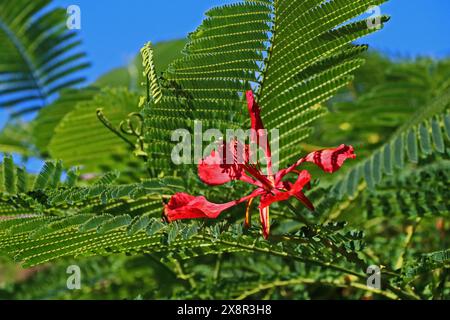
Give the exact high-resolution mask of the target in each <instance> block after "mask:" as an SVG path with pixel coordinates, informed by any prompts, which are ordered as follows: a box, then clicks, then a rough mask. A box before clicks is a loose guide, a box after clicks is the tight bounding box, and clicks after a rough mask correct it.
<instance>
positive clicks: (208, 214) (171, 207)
mask: <svg viewBox="0 0 450 320" xmlns="http://www.w3.org/2000/svg"><path fill="white" fill-rule="evenodd" d="M264 192H265V191H264V190H263V189H260V188H258V189H256V190H255V191H253V192H252V193H251V194H250V195H248V196H246V197H243V198H241V199H239V200H235V201H230V202H227V203H223V204H218V203H213V202H209V201H208V200H207V199H206V198H205V197H203V196H199V197H195V196H192V195H190V194H187V193H176V194H175V195H173V196H172V197H171V198H170V200H169V203H168V204H166V205H165V206H164V215H165V216H166V218H167V220H168V221H169V222H172V221H175V220H182V219H199V218H208V219H215V218H217V217H218V216H219V215H220V214H221V213H222V211H225V210H227V209H229V208H231V207H233V206H236V205H238V204H239V203H242V202H245V201H247V200H249V199H252V198H255V197H257V196H259V195H261V194H263V193H264Z"/></svg>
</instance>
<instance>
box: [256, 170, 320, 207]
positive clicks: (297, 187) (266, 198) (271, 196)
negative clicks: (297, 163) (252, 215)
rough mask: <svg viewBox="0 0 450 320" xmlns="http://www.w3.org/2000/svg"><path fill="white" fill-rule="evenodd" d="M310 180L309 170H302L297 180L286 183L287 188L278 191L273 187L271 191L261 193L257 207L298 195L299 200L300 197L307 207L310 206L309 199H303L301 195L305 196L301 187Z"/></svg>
mask: <svg viewBox="0 0 450 320" xmlns="http://www.w3.org/2000/svg"><path fill="white" fill-rule="evenodd" d="M310 180H311V175H310V174H309V172H308V171H306V170H303V171H302V172H300V174H299V175H298V178H297V181H296V182H295V183H294V184H291V183H288V184H286V186H287V187H288V188H289V190H287V191H280V190H277V189H274V190H272V191H271V193H268V194H266V195H263V196H262V197H261V202H260V205H259V207H260V208H265V207H268V206H270V205H271V204H272V203H275V202H279V201H285V200H288V199H289V198H290V197H296V198H297V196H299V197H300V198H301V199H302V200H300V199H299V200H300V201H301V202H302V203H304V204H305V205H306V206H307V207H308V208H309V207H310V206H312V204H311V203H310V202H309V200H308V201H306V200H305V201H304V199H303V197H304V198H306V196H304V195H303V193H302V189H303V187H304V186H306V185H307V184H308V183H309V181H310ZM302 195H303V196H302ZM308 202H309V203H308Z"/></svg>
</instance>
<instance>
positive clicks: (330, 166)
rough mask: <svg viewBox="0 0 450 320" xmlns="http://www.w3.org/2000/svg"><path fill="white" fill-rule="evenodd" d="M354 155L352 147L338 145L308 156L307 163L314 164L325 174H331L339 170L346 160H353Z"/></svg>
mask: <svg viewBox="0 0 450 320" xmlns="http://www.w3.org/2000/svg"><path fill="white" fill-rule="evenodd" d="M355 158H356V155H355V153H354V149H353V147H352V146H346V145H345V144H342V145H340V146H339V147H337V148H334V149H325V150H320V151H315V152H312V153H310V154H308V155H307V156H306V157H305V159H306V161H307V162H312V163H315V164H316V165H317V166H319V167H320V168H322V169H323V171H325V172H329V173H333V172H335V171H337V170H339V169H340V168H341V167H342V165H343V164H344V161H345V160H346V159H355Z"/></svg>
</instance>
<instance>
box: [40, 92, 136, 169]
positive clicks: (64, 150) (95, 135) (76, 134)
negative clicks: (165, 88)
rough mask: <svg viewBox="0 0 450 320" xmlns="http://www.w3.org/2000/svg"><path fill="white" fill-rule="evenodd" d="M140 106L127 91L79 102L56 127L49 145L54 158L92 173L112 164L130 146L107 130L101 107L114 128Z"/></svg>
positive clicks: (125, 152) (108, 93) (105, 94)
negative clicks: (100, 115)
mask: <svg viewBox="0 0 450 320" xmlns="http://www.w3.org/2000/svg"><path fill="white" fill-rule="evenodd" d="M137 103H138V97H137V96H136V95H134V94H132V93H130V92H128V91H126V90H124V89H105V90H103V91H102V92H100V93H98V94H96V95H95V96H94V97H93V98H92V100H87V101H85V102H79V103H78V104H77V105H76V106H75V107H74V109H73V110H72V111H70V112H68V113H67V114H66V115H65V116H64V117H63V119H62V120H61V121H60V122H59V123H58V125H57V126H56V128H55V134H54V135H53V137H52V139H51V141H50V142H49V145H48V150H49V153H50V155H51V157H52V158H58V159H62V160H63V161H64V163H65V164H66V165H69V166H79V165H83V170H85V171H88V170H94V169H95V168H97V167H98V166H99V165H108V162H109V163H111V162H113V161H114V160H113V159H112V158H113V157H115V156H119V157H120V156H125V155H127V154H128V147H127V145H126V144H125V143H121V142H120V141H118V140H117V136H116V135H115V134H114V133H112V132H109V131H108V130H106V128H105V127H104V126H103V125H102V123H101V122H100V121H99V120H98V118H97V113H96V111H97V109H99V108H100V109H101V110H102V112H103V114H104V115H105V116H106V117H108V119H109V121H110V122H111V124H112V125H114V126H119V124H120V122H121V121H122V120H123V119H124V118H125V117H127V115H128V114H129V113H131V112H132V111H134V110H135V108H136V105H137Z"/></svg>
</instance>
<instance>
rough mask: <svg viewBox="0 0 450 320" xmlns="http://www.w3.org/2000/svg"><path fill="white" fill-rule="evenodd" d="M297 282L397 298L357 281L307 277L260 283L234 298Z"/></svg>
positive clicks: (292, 284)
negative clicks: (346, 281)
mask: <svg viewBox="0 0 450 320" xmlns="http://www.w3.org/2000/svg"><path fill="white" fill-rule="evenodd" d="M299 284H308V285H313V284H315V285H323V286H330V287H336V288H348V287H351V288H355V289H358V290H364V291H367V292H370V293H374V294H379V295H382V296H384V297H386V298H388V299H392V300H397V299H398V296H397V295H395V294H394V293H391V292H388V291H383V290H378V289H373V288H370V287H368V286H366V285H364V284H361V283H357V282H350V283H342V282H338V281H317V280H316V279H308V278H297V279H291V280H285V281H282V280H276V281H273V282H270V283H266V284H262V285H259V286H258V287H256V288H254V289H251V290H248V291H245V292H244V293H242V294H241V295H240V296H239V297H237V298H236V300H243V299H245V298H247V297H249V296H252V295H254V294H256V293H258V292H261V291H264V290H269V289H273V288H277V287H285V286H294V285H299Z"/></svg>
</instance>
